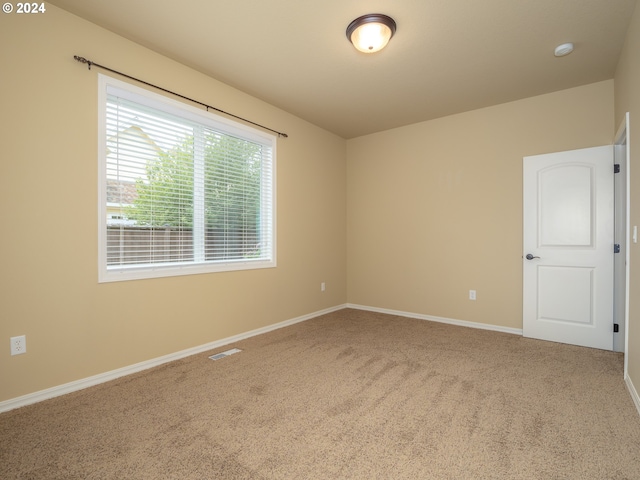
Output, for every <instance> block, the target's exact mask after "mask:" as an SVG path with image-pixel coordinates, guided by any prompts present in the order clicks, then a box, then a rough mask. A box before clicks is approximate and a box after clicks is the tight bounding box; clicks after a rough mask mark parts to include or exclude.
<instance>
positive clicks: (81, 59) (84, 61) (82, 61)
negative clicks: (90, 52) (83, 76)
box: [73, 55, 93, 70]
mask: <svg viewBox="0 0 640 480" xmlns="http://www.w3.org/2000/svg"><path fill="white" fill-rule="evenodd" d="M73 58H74V59H75V60H76V61H77V62H80V63H86V64H87V66H88V67H89V70H91V64H92V63H93V62H92V61H91V60H87V59H86V58H84V57H79V56H78V55H74V56H73Z"/></svg>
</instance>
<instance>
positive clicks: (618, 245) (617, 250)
mask: <svg viewBox="0 0 640 480" xmlns="http://www.w3.org/2000/svg"><path fill="white" fill-rule="evenodd" d="M613 253H620V244H619V243H616V244H615V245H614V246H613Z"/></svg>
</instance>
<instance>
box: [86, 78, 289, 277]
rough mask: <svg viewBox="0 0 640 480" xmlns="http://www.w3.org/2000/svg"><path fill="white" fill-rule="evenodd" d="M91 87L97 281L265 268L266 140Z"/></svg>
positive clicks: (164, 103)
mask: <svg viewBox="0 0 640 480" xmlns="http://www.w3.org/2000/svg"><path fill="white" fill-rule="evenodd" d="M99 88H100V95H99V97H100V99H99V102H100V104H99V110H100V118H99V120H100V122H99V124H100V126H99V129H100V130H99V142H100V143H99V145H100V150H99V205H100V215H99V242H100V245H99V255H98V257H99V262H100V265H99V281H100V282H110V281H118V280H132V279H140V278H151V277H163V276H172V275H188V274H195V273H207V272H216V271H223V270H242V269H254V268H268V267H274V266H275V264H276V263H275V225H274V223H275V196H274V192H275V186H274V182H275V150H276V148H275V145H276V139H275V136H273V135H270V134H266V133H264V132H262V131H259V130H256V129H254V128H251V127H248V126H246V125H244V124H240V123H237V122H233V121H230V120H228V119H226V118H223V117H220V116H218V115H214V114H211V113H209V112H205V111H202V110H199V109H197V108H195V107H192V106H190V105H186V104H183V103H180V102H177V101H175V100H173V99H169V98H167V97H164V96H161V95H157V94H155V93H151V92H149V91H146V90H144V89H141V88H137V87H134V86H132V85H130V84H127V83H124V82H120V81H117V80H114V79H112V78H109V77H107V76H104V75H100V76H99Z"/></svg>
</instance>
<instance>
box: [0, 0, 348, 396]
mask: <svg viewBox="0 0 640 480" xmlns="http://www.w3.org/2000/svg"><path fill="white" fill-rule="evenodd" d="M73 55H81V56H85V57H87V58H90V59H92V60H94V61H96V62H98V63H101V64H104V65H107V66H110V67H112V68H115V69H118V70H122V71H124V72H127V73H129V74H131V75H134V76H137V77H140V78H142V79H146V80H148V81H151V82H154V83H157V84H160V85H162V86H164V87H166V88H169V89H172V90H175V91H177V92H180V93H182V94H184V95H187V96H191V97H193V98H195V99H198V100H200V101H203V102H205V103H209V104H211V105H215V106H217V107H219V108H222V109H224V110H227V111H230V112H233V113H234V114H237V115H241V116H245V117H247V118H249V119H251V120H253V121H256V122H259V123H263V124H266V125H268V126H271V127H273V128H276V129H278V130H280V131H284V132H286V133H288V134H289V138H288V139H280V140H278V146H277V148H278V164H277V202H278V203H277V206H278V208H277V216H278V229H277V235H278V238H277V240H278V267H277V268H275V269H266V270H259V271H242V272H231V273H218V274H210V275H194V276H185V277H172V278H165V279H155V280H144V281H131V282H119V283H109V284H100V285H99V284H98V283H97V279H98V272H97V231H98V228H97V227H98V218H97V213H98V208H97V157H96V154H97V149H98V146H97V124H96V122H97V77H96V75H97V73H98V69H96V68H94V69H92V70H91V71H88V70H87V67H86V66H84V65H81V64H79V63H77V62H75V61H74V60H73ZM0 65H1V74H0V79H1V80H0V81H1V84H0V85H1V88H0V106H1V109H2V110H1V114H0V122H1V123H0V137H1V138H0V139H1V142H0V145H1V146H2V147H1V148H2V153H1V161H0V162H1V163H0V205H2V213H3V215H2V225H3V226H2V235H0V252H2V258H1V261H0V272H1V273H0V340H1V343H0V345H2V347H1V348H0V379H1V380H0V401H2V400H6V399H10V398H15V397H18V396H21V395H23V394H28V393H31V392H35V391H38V390H41V389H45V388H48V387H53V386H58V385H61V384H64V383H66V382H70V381H73V380H78V379H82V378H86V377H89V376H92V375H95V374H99V373H102V372H106V371H110V370H113V369H117V368H120V367H124V366H128V365H132V364H135V363H137V362H141V361H144V360H147V359H151V358H156V357H159V356H162V355H165V354H169V353H174V352H177V351H180V350H183V349H187V348H190V347H194V346H198V345H202V344H205V343H208V342H212V341H215V340H219V339H222V338H226V337H229V336H231V335H234V334H239V333H243V332H247V331H250V330H253V329H256V328H260V327H264V326H266V325H270V324H274V323H277V322H281V321H285V320H289V319H293V318H296V317H298V316H301V315H307V314H310V313H313V312H317V311H320V310H323V309H326V308H330V307H334V306H336V305H342V304H344V303H345V302H346V246H345V237H346V213H345V202H346V199H345V196H346V163H345V162H346V159H345V141H344V140H343V139H341V138H339V137H337V136H335V135H332V134H329V133H327V132H326V131H324V130H321V129H319V128H317V127H315V126H313V125H311V124H309V123H307V122H304V121H302V120H300V119H298V118H296V117H294V116H292V115H290V114H288V113H286V112H283V111H281V110H278V109H276V108H274V107H272V106H270V105H268V104H266V103H264V102H261V101H259V100H257V99H255V98H253V97H250V96H248V95H246V94H244V93H242V92H239V91H237V90H234V89H233V88H230V87H228V86H226V85H224V84H222V83H219V82H217V81H214V80H212V79H211V78H209V77H207V76H205V75H202V74H199V73H198V72H196V71H194V70H191V69H189V68H186V67H184V66H182V65H180V64H177V63H175V62H173V61H171V60H169V59H167V58H166V57H163V56H160V55H158V54H155V53H152V52H151V51H149V50H146V49H144V48H142V47H140V46H138V45H136V44H134V43H132V42H129V41H127V40H125V39H123V38H122V37H119V36H117V35H114V34H112V33H109V32H107V31H106V30H103V29H101V28H98V27H96V26H95V25H93V24H91V23H88V22H85V21H83V20H80V19H79V18H77V17H75V16H72V15H69V14H67V13H66V12H64V11H62V10H60V9H58V8H56V7H54V6H53V5H50V4H48V5H47V12H46V14H42V15H30V16H28V15H3V16H0ZM61 206H63V207H64V208H61ZM323 281H324V282H326V284H327V290H326V292H325V293H321V292H320V282H323ZM16 335H26V337H27V354H26V355H19V356H13V357H12V356H10V354H9V353H10V352H9V337H11V336H16Z"/></svg>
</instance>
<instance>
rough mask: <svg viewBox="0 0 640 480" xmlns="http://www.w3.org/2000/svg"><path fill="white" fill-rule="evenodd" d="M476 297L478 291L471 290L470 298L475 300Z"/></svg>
mask: <svg viewBox="0 0 640 480" xmlns="http://www.w3.org/2000/svg"><path fill="white" fill-rule="evenodd" d="M475 299H476V291H475V290H469V300H475Z"/></svg>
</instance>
